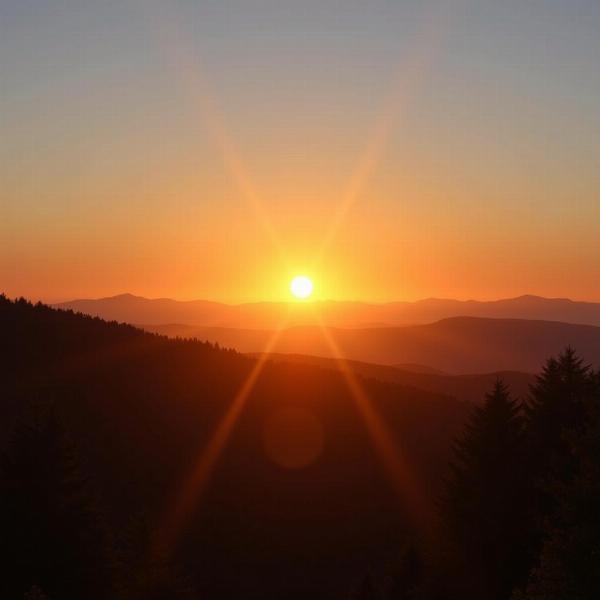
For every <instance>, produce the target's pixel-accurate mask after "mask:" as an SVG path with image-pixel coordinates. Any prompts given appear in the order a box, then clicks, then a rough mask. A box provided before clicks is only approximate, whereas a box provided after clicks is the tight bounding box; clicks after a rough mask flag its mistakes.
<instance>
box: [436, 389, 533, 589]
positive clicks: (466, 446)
mask: <svg viewBox="0 0 600 600" xmlns="http://www.w3.org/2000/svg"><path fill="white" fill-rule="evenodd" d="M522 452H523V427H522V418H521V416H520V408H519V405H518V404H517V402H516V401H514V400H513V399H511V397H510V395H509V392H508V389H507V387H506V386H505V385H504V383H503V382H502V381H500V380H498V381H497V382H496V384H495V385H494V388H493V390H492V391H491V392H490V393H489V394H487V396H486V398H485V402H484V403H483V405H482V406H480V407H476V408H475V409H474V411H473V414H472V417H471V419H470V421H469V423H468V424H467V427H466V430H465V433H464V435H463V437H462V438H461V439H460V440H459V441H458V442H457V444H456V447H455V458H454V461H453V463H452V464H451V476H450V478H449V481H448V484H447V490H446V494H445V496H444V499H443V503H442V509H443V515H444V520H445V525H446V528H447V531H448V534H449V536H450V544H451V548H452V550H451V551H450V554H452V553H453V552H456V555H457V557H458V560H457V562H456V568H457V570H458V572H459V573H461V572H462V573H461V577H463V579H464V590H463V593H464V594H465V595H468V596H473V597H478V598H493V599H496V598H498V599H500V598H507V597H508V596H509V595H510V592H511V591H512V589H513V586H514V585H515V584H516V583H519V582H520V581H522V580H523V579H524V577H525V576H526V570H525V569H524V568H523V553H524V552H525V548H524V545H523V540H522V526H523V521H524V519H525V514H524V510H523V498H522V495H521V492H522V489H523V485H522V484H523V477H524V474H523V473H522V472H521V471H520V464H521V459H522Z"/></svg>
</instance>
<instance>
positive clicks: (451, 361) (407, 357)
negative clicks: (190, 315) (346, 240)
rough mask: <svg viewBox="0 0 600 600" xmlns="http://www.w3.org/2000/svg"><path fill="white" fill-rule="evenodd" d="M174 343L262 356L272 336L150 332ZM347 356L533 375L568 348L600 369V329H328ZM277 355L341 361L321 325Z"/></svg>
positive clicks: (489, 323) (488, 325)
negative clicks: (191, 340) (208, 344)
mask: <svg viewBox="0 0 600 600" xmlns="http://www.w3.org/2000/svg"><path fill="white" fill-rule="evenodd" d="M146 329H148V330H150V331H154V332H156V333H161V334H165V335H169V336H171V337H195V338H198V339H201V340H210V341H213V342H217V343H219V344H220V345H222V346H225V347H228V348H235V349H237V350H239V351H241V352H261V351H263V350H264V349H265V348H266V347H267V346H268V344H269V340H270V339H271V338H272V337H273V332H272V331H267V330H253V329H228V328H201V327H196V328H195V327H181V326H176V325H171V326H154V327H152V326H149V327H146ZM328 333H329V335H330V336H331V338H333V340H334V341H335V344H336V346H337V350H338V351H339V353H340V354H341V355H342V356H343V357H344V358H347V359H350V360H357V361H364V362H369V363H378V364H382V365H396V364H406V363H413V364H418V365H427V366H430V367H433V368H435V369H439V370H441V371H444V372H446V373H450V374H460V373H463V374H466V373H489V372H495V371H525V372H528V373H533V372H535V371H537V370H539V368H540V367H541V366H542V364H543V363H544V361H545V360H546V359H547V358H548V357H550V356H552V355H553V354H556V353H557V352H560V351H561V350H562V349H564V348H565V347H566V346H569V345H570V346H573V347H575V348H576V349H577V350H578V351H580V352H581V353H582V354H583V355H584V356H585V357H586V358H587V359H588V360H589V361H590V362H591V363H592V364H594V365H600V327H592V326H590V325H572V324H568V323H556V322H553V321H526V320H521V319H479V318H475V317H455V318H452V319H444V320H442V321H438V322H437V323H430V324H427V325H414V326H405V327H372V328H362V329H358V328H357V329H342V328H328ZM272 351H273V352H283V353H288V354H311V355H315V356H321V357H330V358H333V357H335V356H336V353H335V352H334V351H333V349H332V347H331V346H330V344H329V343H328V341H327V339H326V337H325V336H324V334H323V331H322V329H321V328H320V327H318V326H307V327H291V328H288V329H285V330H284V331H283V332H282V333H281V334H280V335H279V337H278V339H277V340H276V342H275V344H274V346H273V347H272Z"/></svg>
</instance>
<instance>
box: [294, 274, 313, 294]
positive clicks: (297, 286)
mask: <svg viewBox="0 0 600 600" xmlns="http://www.w3.org/2000/svg"><path fill="white" fill-rule="evenodd" d="M290 291H291V292H292V295H293V296H294V297H295V298H298V299H300V300H306V298H309V297H310V295H311V294H312V292H313V282H312V281H311V280H310V279H309V278H308V277H306V275H298V276H297V277H294V279H292V281H291V282H290Z"/></svg>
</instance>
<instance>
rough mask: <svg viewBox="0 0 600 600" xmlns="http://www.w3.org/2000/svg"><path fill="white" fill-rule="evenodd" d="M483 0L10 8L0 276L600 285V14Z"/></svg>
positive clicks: (419, 290)
mask: <svg viewBox="0 0 600 600" xmlns="http://www.w3.org/2000/svg"><path fill="white" fill-rule="evenodd" d="M209 4H210V3H209ZM215 4H219V3H215ZM308 4H312V3H308ZM465 4H468V3H465V2H464V1H461V2H446V3H441V5H443V8H442V9H440V8H439V6H440V3H436V2H425V3H417V2H405V3H398V6H390V3H384V2H382V3H377V2H376V3H375V4H374V6H373V7H372V9H371V10H366V8H365V7H364V5H363V4H361V3H358V2H357V3H354V2H350V3H349V6H348V10H347V11H346V12H344V13H343V14H340V13H339V11H336V10H334V8H333V6H330V5H329V4H327V3H325V5H323V4H322V3H314V6H312V7H311V10H308V9H307V8H306V7H304V8H302V9H301V8H300V7H299V6H296V7H293V6H292V5H289V6H288V5H286V6H285V8H283V7H282V6H280V5H278V4H277V3H275V2H273V3H271V2H262V3H258V2H253V1H252V2H246V3H243V2H232V3H231V4H230V5H228V7H227V9H225V8H223V7H219V6H216V5H215V6H212V5H211V6H209V7H204V8H200V7H195V6H185V5H184V4H182V5H177V6H176V5H168V4H165V5H160V6H159V5H158V3H157V4H156V5H155V6H153V8H148V7H150V6H152V5H151V4H150V3H148V4H145V3H139V2H131V3H126V4H125V5H124V6H125V8H124V9H123V10H124V12H123V13H122V14H119V15H117V14H115V13H114V8H110V7H98V6H97V5H94V4H92V3H89V4H88V3H86V2H84V3H82V7H81V8H79V9H74V8H71V9H70V10H69V11H68V12H67V11H66V9H65V12H64V13H63V12H62V11H60V10H53V9H52V8H51V3H48V4H46V3H45V2H41V3H40V6H39V7H37V8H35V9H34V8H22V9H19V8H15V9H14V10H13V11H12V12H11V10H10V9H9V10H8V11H7V14H6V15H5V18H4V19H3V23H2V24H0V39H1V40H2V41H1V42H0V54H1V55H2V57H3V58H2V64H1V66H2V68H3V69H2V70H3V73H6V74H7V75H6V77H5V78H4V79H5V81H6V83H7V85H6V86H5V89H6V90H8V91H7V93H4V91H3V94H2V98H0V111H1V112H2V114H3V115H4V116H5V117H7V118H6V119H3V122H2V130H1V133H2V136H1V137H2V140H1V141H0V144H1V145H2V154H1V158H2V160H1V165H0V182H1V183H0V291H4V292H6V293H7V294H8V295H9V296H15V295H25V296H29V297H32V298H43V299H46V300H58V299H68V298H73V297H98V296H106V295H113V294H117V293H121V292H126V291H127V292H132V293H135V294H139V295H145V296H150V297H157V296H169V297H174V298H181V299H188V298H207V299H214V300H223V301H228V302H242V301H254V300H273V299H283V298H288V297H289V296H288V294H289V292H288V282H289V279H290V278H291V277H292V276H293V275H295V274H297V273H306V274H308V275H310V276H311V277H312V278H313V279H314V281H315V297H318V298H333V299H360V300H368V301H386V300H406V299H417V298H422V297H429V296H438V297H455V298H460V299H466V298H479V299H491V298H498V297H508V296H515V295H519V294H523V293H534V294H540V295H546V296H568V297H572V298H575V299H590V300H600V283H599V282H600V244H599V243H598V239H600V200H599V199H598V190H599V189H600V185H599V184H600V175H599V173H600V170H599V169H598V164H597V162H598V161H597V157H598V156H600V141H599V140H600V119H598V116H599V112H598V110H599V109H598V106H600V79H599V78H598V69H597V63H596V61H595V58H594V57H597V55H598V51H600V42H599V41H598V38H597V35H596V32H597V29H596V27H595V26H597V25H599V24H600V11H598V10H596V8H594V6H593V5H592V4H590V3H587V2H581V3H580V2H575V3H574V5H573V7H572V8H571V9H565V8H557V7H556V6H555V4H554V3H551V2H548V3H546V4H544V3H540V5H539V6H538V8H537V9H533V8H531V7H529V8H527V7H523V6H521V4H522V3H516V2H515V3H513V2H508V3H507V5H506V6H503V7H489V8H486V9H480V10H478V11H473V10H467V9H465V6H464V5H465ZM459 5H460V6H459ZM457 7H458V9H457ZM455 9H456V10H455ZM536 10H538V11H540V14H538V13H536ZM540 17H543V18H542V19H541V21H540ZM3 87H4V86H3Z"/></svg>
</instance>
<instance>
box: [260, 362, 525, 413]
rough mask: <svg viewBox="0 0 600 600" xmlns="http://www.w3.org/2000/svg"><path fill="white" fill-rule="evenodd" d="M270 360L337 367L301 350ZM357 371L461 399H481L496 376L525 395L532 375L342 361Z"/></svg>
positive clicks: (366, 375) (518, 392) (361, 374)
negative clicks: (449, 371)
mask: <svg viewBox="0 0 600 600" xmlns="http://www.w3.org/2000/svg"><path fill="white" fill-rule="evenodd" d="M269 360H271V361H274V362H283V363H299V364H309V365H316V366H319V367H322V368H324V369H333V370H336V369H338V363H337V361H336V359H334V358H322V357H319V356H307V355H302V354H269ZM345 363H346V365H347V366H348V367H349V368H350V369H352V370H353V371H354V372H355V373H356V374H357V375H359V376H362V377H368V378H371V379H377V380H379V381H388V382H390V383H398V384H401V385H406V386H412V387H416V388H419V389H422V390H427V391H430V392H434V393H439V394H449V395H450V396H454V397H455V398H458V399H460V400H465V401H468V402H473V403H480V402H481V401H482V399H483V398H484V397H485V394H486V393H487V392H488V391H489V390H490V389H492V387H493V386H494V383H495V382H496V380H498V379H502V381H504V382H505V383H506V384H507V385H508V386H509V387H510V389H511V391H512V393H513V394H514V396H515V397H517V398H525V397H526V395H527V394H528V392H529V386H530V385H531V384H533V383H534V381H535V376H534V375H532V374H529V373H521V372H519V371H497V372H493V373H483V374H470V375H448V374H446V373H442V372H441V371H438V370H436V369H429V368H427V367H424V366H423V365H415V364H405V365H393V366H388V365H377V364H373V363H366V362H360V361H356V360H348V361H345Z"/></svg>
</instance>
